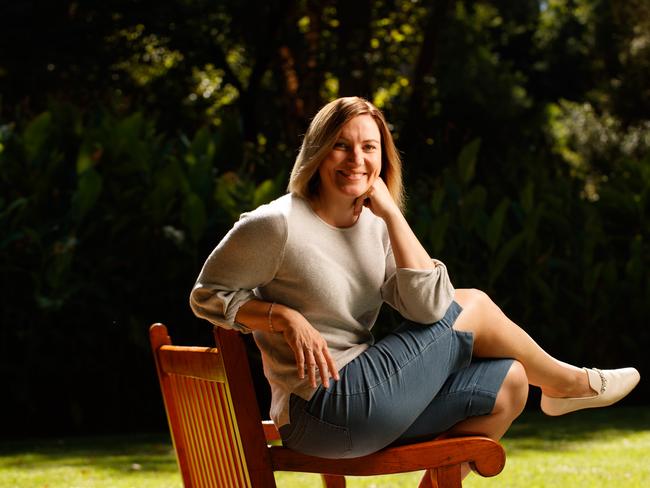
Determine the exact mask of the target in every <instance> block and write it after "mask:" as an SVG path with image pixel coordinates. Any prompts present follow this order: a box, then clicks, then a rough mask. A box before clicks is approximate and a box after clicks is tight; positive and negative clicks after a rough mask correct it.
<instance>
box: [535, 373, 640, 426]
mask: <svg viewBox="0 0 650 488" xmlns="http://www.w3.org/2000/svg"><path fill="white" fill-rule="evenodd" d="M583 369H584V370H585V371H586V372H587V376H588V377H589V386H591V388H592V389H593V390H594V391H595V392H597V393H596V394H595V395H593V396H590V397H584V398H582V397H576V398H555V397H549V396H546V395H544V393H542V401H541V407H542V412H544V413H545V414H546V415H552V416H557V415H564V414H565V413H569V412H573V411H575V410H582V409H583V408H597V407H606V406H608V405H611V404H613V403H616V402H617V401H619V400H620V399H621V398H623V397H624V396H626V395H627V394H628V393H630V392H631V391H632V390H633V389H634V387H635V386H636V385H637V383H638V382H639V380H640V379H641V375H640V374H639V372H638V371H637V370H636V369H634V368H621V369H603V370H600V369H596V368H593V369H589V368H583Z"/></svg>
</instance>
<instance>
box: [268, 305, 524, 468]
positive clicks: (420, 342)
mask: <svg viewBox="0 0 650 488" xmlns="http://www.w3.org/2000/svg"><path fill="white" fill-rule="evenodd" d="M461 311H462V308H461V307H460V305H458V303H456V302H452V304H451V305H450V307H449V309H448V310H447V312H446V313H445V316H444V317H443V318H442V319H441V320H439V321H438V322H435V323H433V324H431V325H422V324H417V323H414V322H408V321H407V322H405V323H404V324H403V325H402V326H401V327H399V328H398V329H397V330H395V331H394V332H392V333H390V334H388V335H387V336H386V337H384V338H383V339H382V340H381V341H379V342H377V343H376V344H375V345H373V346H372V347H370V348H369V349H367V350H366V351H365V352H364V353H362V354H361V355H360V356H358V357H357V358H355V359H354V360H353V361H351V362H350V363H348V364H347V365H346V366H345V367H344V368H343V369H342V370H341V371H340V372H339V375H340V380H339V381H336V382H335V381H332V382H331V383H330V387H329V388H327V389H325V388H324V387H323V386H320V387H319V388H318V389H317V390H316V392H315V393H314V395H313V396H312V398H311V399H310V400H309V401H305V400H303V399H302V398H300V397H298V396H296V395H291V401H290V423H289V424H287V425H284V426H282V427H281V428H280V435H281V436H282V439H283V443H284V445H285V446H287V447H289V448H291V449H294V450H296V451H299V452H303V453H305V454H310V455H313V456H319V457H325V458H350V457H358V456H363V455H366V454H370V453H372V452H375V451H378V450H379V449H382V448H384V447H386V446H388V445H390V444H393V443H398V444H399V443H405V442H409V441H411V440H415V439H423V438H432V437H435V436H436V435H438V434H440V433H442V432H444V431H446V430H448V429H449V428H451V427H452V426H453V425H455V424H456V423H458V422H460V421H461V420H464V419H466V418H469V417H473V416H478V415H485V414H488V413H490V412H491V411H492V408H493V406H494V401H495V399H496V395H497V393H498V391H499V388H500V387H501V384H502V383H503V379H504V378H505V376H506V374H507V372H508V370H509V369H510V366H511V365H512V360H510V359H495V360H472V345H473V336H472V334H471V333H470V332H459V331H456V330H454V329H452V326H453V324H454V322H455V320H456V318H457V317H458V315H459V314H460V312H461Z"/></svg>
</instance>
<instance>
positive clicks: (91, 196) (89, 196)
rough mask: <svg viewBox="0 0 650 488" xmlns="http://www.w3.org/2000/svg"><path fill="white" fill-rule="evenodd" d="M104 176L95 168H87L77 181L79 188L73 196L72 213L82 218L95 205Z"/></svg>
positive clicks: (79, 218)
mask: <svg viewBox="0 0 650 488" xmlns="http://www.w3.org/2000/svg"><path fill="white" fill-rule="evenodd" d="M102 183H103V182H102V177H101V176H100V174H99V173H97V171H95V170H94V169H89V170H86V171H85V172H84V173H83V174H81V176H79V180H78V182H77V190H76V191H75V193H74V195H73V196H72V215H73V216H74V218H75V219H76V220H78V221H80V220H82V219H83V218H84V217H85V216H86V215H87V214H88V212H89V211H90V210H91V209H92V208H93V207H94V206H95V203H96V202H97V199H98V198H99V195H100V194H101V192H102Z"/></svg>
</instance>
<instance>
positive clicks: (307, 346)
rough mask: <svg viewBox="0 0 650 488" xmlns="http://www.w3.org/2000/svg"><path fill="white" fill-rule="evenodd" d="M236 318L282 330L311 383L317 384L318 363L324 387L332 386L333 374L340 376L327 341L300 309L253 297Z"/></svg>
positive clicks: (301, 373) (261, 327)
mask: <svg viewBox="0 0 650 488" xmlns="http://www.w3.org/2000/svg"><path fill="white" fill-rule="evenodd" d="M236 321H237V322H238V323H240V324H243V325H245V326H246V327H248V328H249V329H253V330H261V331H264V332H267V333H279V334H283V335H284V340H285V341H286V342H287V344H289V347H291V350H292V351H293V353H294V356H295V358H296V367H297V368H298V378H300V379H303V378H304V377H305V369H307V376H308V377H309V382H310V383H311V386H312V387H314V388H316V386H317V383H316V367H318V370H319V373H320V378H321V382H322V383H323V386H324V387H325V388H327V387H328V386H329V377H330V376H332V378H334V379H335V380H338V379H339V374H338V370H337V369H336V364H335V363H334V360H333V359H332V356H331V355H330V353H329V350H328V348H327V342H325V339H323V336H322V335H321V334H320V332H318V331H317V330H316V329H315V328H314V327H312V325H311V324H310V323H309V322H308V321H307V319H305V317H303V315H302V314H301V313H300V312H298V311H296V310H294V309H292V308H289V307H287V306H285V305H282V304H280V303H270V302H265V301H262V300H257V299H254V300H250V301H248V302H246V303H244V304H243V305H242V306H241V307H239V310H238V311H237V315H236Z"/></svg>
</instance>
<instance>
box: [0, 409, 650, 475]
mask: <svg viewBox="0 0 650 488" xmlns="http://www.w3.org/2000/svg"><path fill="white" fill-rule="evenodd" d="M503 444H504V446H505V448H506V451H507V455H508V460H507V464H506V468H505V470H504V472H503V473H502V474H501V475H500V476H498V477H497V478H493V479H481V478H479V477H477V476H475V475H472V476H471V477H470V478H468V479H467V480H466V481H465V486H467V487H470V488H472V487H477V488H480V487H499V488H501V487H522V488H523V487H525V488H535V487H553V488H563V487H581V488H582V487H605V486H607V487H612V486H621V487H626V488H634V487H638V488H642V487H643V488H645V487H648V486H650V462H649V460H650V407H628V408H611V409H603V410H592V411H584V412H579V413H574V414H571V415H568V416H565V417H561V418H557V419H550V418H548V417H544V416H543V415H540V414H538V413H534V412H531V413H525V414H524V415H523V416H522V417H521V418H520V419H519V420H518V421H517V422H516V423H515V425H513V427H512V428H511V430H510V432H509V433H508V435H507V437H506V438H504V439H503ZM419 478H420V474H419V473H409V474H402V475H392V476H383V477H375V478H351V479H350V480H349V482H348V486H350V487H368V488H369V487H400V488H401V487H413V486H417V481H418V480H419ZM276 479H277V481H278V486H279V487H301V488H302V487H305V488H308V487H320V486H321V485H320V481H319V477H318V476H315V475H300V474H295V473H278V474H277V475H276ZM0 487H2V488H5V487H7V488H9V487H11V488H13V487H16V488H64V487H65V488H76V487H78V488H100V487H101V488H127V487H135V488H140V487H143V488H144V487H147V488H166V487H169V488H180V487H181V480H180V476H179V474H178V470H177V467H176V461H175V459H174V453H173V451H172V449H171V444H170V442H169V439H168V438H167V437H166V436H164V435H157V436H152V435H132V436H128V435H125V436H113V437H100V438H66V439H57V440H52V439H49V440H33V441H15V442H6V441H1V442H0Z"/></svg>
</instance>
